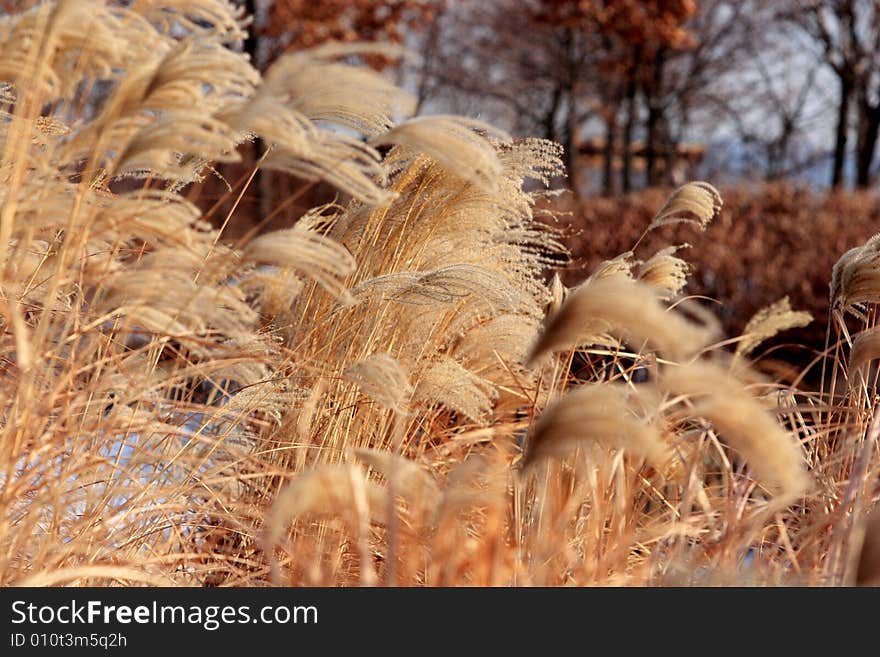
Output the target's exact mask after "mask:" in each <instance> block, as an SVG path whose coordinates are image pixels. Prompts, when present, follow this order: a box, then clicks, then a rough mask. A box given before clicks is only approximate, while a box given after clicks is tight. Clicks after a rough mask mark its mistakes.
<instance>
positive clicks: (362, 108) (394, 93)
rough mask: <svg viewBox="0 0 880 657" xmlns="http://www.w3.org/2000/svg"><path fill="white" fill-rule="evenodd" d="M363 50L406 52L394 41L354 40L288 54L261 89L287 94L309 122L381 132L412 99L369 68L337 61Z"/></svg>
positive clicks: (290, 103)
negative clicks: (329, 123) (354, 41)
mask: <svg viewBox="0 0 880 657" xmlns="http://www.w3.org/2000/svg"><path fill="white" fill-rule="evenodd" d="M363 54H382V55H386V56H391V57H395V58H399V57H400V56H401V55H403V54H404V53H403V51H402V50H401V49H400V48H398V47H395V46H393V45H386V44H358V43H354V44H341V43H327V44H324V45H321V46H317V47H315V48H311V49H309V50H306V51H301V52H294V53H289V54H287V55H284V56H283V57H282V58H280V59H279V60H278V61H277V62H276V63H274V64H273V65H272V66H271V67H269V70H268V71H266V75H265V81H264V86H265V90H266V91H267V92H269V93H270V94H272V95H275V96H278V97H280V98H284V99H285V100H288V99H289V100H288V106H289V107H290V108H291V109H294V110H296V111H297V112H298V113H300V114H301V115H302V116H304V117H306V118H307V119H309V120H310V121H328V122H331V123H335V124H337V125H340V126H344V127H346V128H349V129H351V130H355V131H357V132H359V133H361V134H363V135H366V136H368V137H373V136H375V135H379V134H382V133H384V132H386V131H387V130H389V129H391V128H392V126H393V121H392V118H393V117H395V116H400V115H407V116H408V115H410V114H412V112H413V111H414V110H415V105H416V99H415V98H414V97H413V96H411V95H410V94H408V93H407V92H405V91H403V90H402V89H401V88H400V87H398V86H396V85H395V84H393V83H392V82H391V81H389V80H388V79H387V78H385V77H383V76H381V75H377V74H376V73H375V72H374V71H372V70H371V69H369V68H366V67H357V66H350V65H348V64H344V63H341V62H339V61H338V60H340V59H341V58H343V57H350V56H352V55H355V56H357V55H363ZM353 89H356V90H357V93H356V94H352V93H351V90H353Z"/></svg>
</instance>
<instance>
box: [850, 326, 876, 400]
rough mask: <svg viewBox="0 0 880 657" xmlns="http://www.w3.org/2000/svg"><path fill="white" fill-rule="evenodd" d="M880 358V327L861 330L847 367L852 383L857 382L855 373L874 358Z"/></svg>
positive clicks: (854, 342) (855, 340)
mask: <svg viewBox="0 0 880 657" xmlns="http://www.w3.org/2000/svg"><path fill="white" fill-rule="evenodd" d="M878 358H880V327H874V328H869V329H864V330H862V331H859V333H858V334H857V335H856V337H855V339H854V340H853V345H852V350H851V351H850V356H849V363H848V364H847V369H848V371H849V376H850V385H851V386H852V385H855V384H856V377H855V374H856V373H857V372H859V371H860V370H863V369H865V367H866V366H867V365H868V363H870V362H871V361H872V360H877V359H878Z"/></svg>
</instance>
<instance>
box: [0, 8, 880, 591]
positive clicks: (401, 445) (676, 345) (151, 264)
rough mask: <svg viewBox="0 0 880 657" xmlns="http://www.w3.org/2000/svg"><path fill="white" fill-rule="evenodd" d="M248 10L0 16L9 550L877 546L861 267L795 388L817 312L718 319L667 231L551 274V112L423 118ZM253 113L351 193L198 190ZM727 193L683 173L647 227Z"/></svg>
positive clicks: (719, 579) (497, 573)
mask: <svg viewBox="0 0 880 657" xmlns="http://www.w3.org/2000/svg"><path fill="white" fill-rule="evenodd" d="M240 19H241V16H239V15H238V14H237V13H236V12H235V11H234V10H233V8H232V6H231V3H228V2H225V1H222V0H199V1H192V0H189V1H186V2H184V1H183V0H180V1H178V2H173V1H171V0H169V1H168V2H163V3H161V4H155V3H150V2H143V3H135V4H134V5H133V6H131V7H122V6H120V5H118V4H114V3H109V2H101V1H99V0H89V1H85V0H76V1H72V0H68V1H61V2H45V3H42V4H41V5H40V6H38V7H37V8H36V9H34V10H32V11H29V12H26V13H24V14H21V15H12V16H9V17H5V18H3V19H2V22H0V44H2V53H0V79H3V80H5V81H6V85H5V86H4V87H3V88H2V90H3V95H2V97H0V139H2V143H0V146H2V157H0V181H2V182H0V202H2V207H0V250H2V256H3V257H2V259H0V260H2V262H3V279H2V296H0V306H2V307H0V321H2V328H3V332H2V335H0V367H2V369H0V377H2V385H0V409H2V410H0V418H2V420H0V496H2V500H0V507H2V508H3V515H2V518H0V583H2V584H4V585H10V584H27V583H30V584H42V585H56V584H74V585H83V584H99V585H100V584H117V583H123V584H147V585H153V584H166V583H170V584H174V585H196V586H216V585H248V586H264V585H271V584H294V585H302V584H324V585H358V584H362V585H374V584H392V585H461V584H469V585H662V584H670V583H673V584H734V583H757V584H779V583H799V584H814V585H828V584H841V583H851V582H856V581H859V582H869V581H872V578H873V577H875V576H876V573H875V572H874V570H872V568H875V567H874V566H872V565H871V563H872V561H871V560H872V559H873V560H876V559H875V556H876V555H875V552H876V534H877V532H876V521H874V520H871V521H869V517H868V513H869V511H870V509H871V508H872V506H873V504H874V502H875V500H876V497H877V491H876V487H875V484H874V482H875V481H876V478H877V473H878V464H880V460H878V452H877V436H878V434H880V426H878V420H877V412H876V411H877V409H876V407H875V406H876V405H875V401H874V400H875V398H876V396H875V395H874V392H875V388H874V387H873V386H874V383H872V382H871V380H870V379H869V378H868V377H864V376H862V377H861V378H860V379H859V384H858V385H850V386H847V385H844V386H841V387H838V386H837V381H838V379H839V378H852V377H850V375H849V368H848V364H847V363H848V360H849V359H848V352H849V346H848V343H847V340H846V336H847V335H849V337H852V333H854V332H858V331H860V330H864V331H872V330H873V328H874V321H875V315H876V313H875V311H874V309H875V306H874V301H875V297H874V296H872V295H876V294H877V291H876V290H874V289H873V288H870V285H871V281H870V280H869V279H867V278H865V277H863V276H849V275H843V274H841V275H839V276H838V277H837V280H838V282H839V285H838V288H839V294H837V295H836V296H835V299H836V300H837V299H839V300H841V301H839V303H838V304H837V305H836V307H835V309H836V313H837V315H836V316H837V317H840V318H841V319H839V320H834V321H833V322H831V321H829V322H828V323H827V333H828V336H829V337H828V342H829V349H828V350H827V352H826V354H825V356H824V358H823V359H822V360H821V363H820V364H821V365H822V370H823V372H824V375H823V377H822V380H821V385H820V386H819V389H818V390H806V389H800V388H798V387H796V386H791V385H790V386H786V387H782V386H780V385H778V384H777V383H774V381H773V380H771V379H768V378H766V377H764V376H762V375H760V374H759V373H758V372H757V371H756V370H755V369H754V367H753V365H752V363H751V362H750V361H749V356H750V353H753V352H754V349H755V347H757V346H759V344H760V340H763V339H766V338H768V337H770V336H772V335H773V334H774V333H775V332H776V331H779V330H782V329H784V328H787V327H790V326H796V325H798V324H800V323H802V322H803V320H804V319H805V318H804V316H803V315H801V314H798V313H797V312H795V311H792V310H791V307H790V306H789V305H787V304H784V303H783V304H779V305H777V306H775V307H772V308H770V309H769V310H767V311H765V312H764V313H763V314H762V315H759V316H758V317H756V318H755V319H754V320H753V322H752V323H750V324H749V325H748V326H749V328H748V331H747V333H746V335H743V336H740V337H739V338H736V337H734V338H733V339H732V340H728V341H725V340H723V339H722V336H721V333H720V330H719V324H718V322H717V320H715V319H714V318H713V316H712V314H711V313H710V312H708V311H707V310H706V309H705V308H704V307H702V306H700V305H697V304H696V303H695V302H693V301H692V300H687V299H683V298H682V296H681V290H682V287H683V285H684V283H685V282H686V280H687V278H686V277H687V276H688V273H689V271H690V267H689V266H688V264H687V263H686V262H685V260H684V259H682V258H680V257H679V255H675V254H676V253H679V254H680V251H678V247H675V248H673V247H670V246H669V245H668V242H667V243H666V244H656V245H655V246H656V248H651V249H650V250H648V251H647V254H648V255H647V257H646V258H645V260H644V261H641V260H640V258H642V255H641V254H640V253H637V254H634V253H629V252H628V251H630V250H631V249H630V247H632V246H633V243H630V244H628V245H627V246H626V247H624V248H622V249H620V250H619V251H614V250H610V251H608V252H606V256H605V257H606V258H607V257H608V256H614V254H615V253H621V255H620V256H619V257H615V258H612V259H611V260H605V261H604V262H603V263H602V264H601V265H600V266H598V267H594V268H592V269H591V270H590V271H589V274H590V275H589V276H588V277H587V276H583V277H582V280H583V282H581V283H580V284H579V286H578V287H577V289H574V290H566V289H565V288H564V287H563V286H562V285H561V283H560V282H559V281H558V279H555V280H554V281H553V282H551V283H549V284H545V283H544V281H545V280H548V279H549V278H550V276H548V274H550V273H551V271H552V268H553V266H554V264H555V263H558V261H559V259H560V257H562V256H563V254H564V248H563V246H562V244H561V243H560V238H559V235H558V234H557V233H556V232H555V231H554V229H552V228H551V227H550V226H548V225H546V224H544V223H542V222H541V221H539V220H538V219H537V217H536V209H535V208H536V205H537V204H538V203H539V201H541V198H542V193H541V192H533V191H526V190H531V189H535V188H536V187H540V185H539V184H538V185H536V183H547V182H548V181H549V178H550V177H552V176H554V175H556V174H558V173H559V172H560V167H561V163H560V159H559V155H560V153H559V149H558V147H557V146H556V145H554V144H551V143H548V142H545V141H542V140H512V139H510V138H508V137H507V136H505V135H503V134H501V133H499V132H497V131H494V130H492V129H491V128H489V127H488V126H484V125H482V124H477V123H475V122H472V121H464V120H458V119H453V118H450V117H442V118H437V119H433V120H424V119H417V120H410V121H406V120H405V115H406V113H407V111H408V110H409V109H410V108H411V106H412V105H411V101H410V99H408V98H407V97H406V95H405V94H403V93H402V92H399V91H398V90H395V89H393V88H392V87H391V86H390V85H389V83H388V82H387V81H385V80H384V79H382V78H379V77H377V76H376V75H375V74H373V73H371V72H368V71H367V70H364V69H360V68H352V67H350V66H349V65H348V64H346V63H345V61H344V59H345V57H347V56H348V55H350V54H351V52H352V51H351V50H350V49H349V48H345V49H340V48H335V49H334V48H333V47H327V48H322V49H320V50H318V51H313V52H304V53H298V54H296V55H291V56H288V57H285V58H282V59H281V60H279V61H278V63H277V64H275V66H274V67H273V68H272V69H270V70H269V71H267V73H266V75H265V76H264V77H261V76H260V74H259V73H258V72H257V71H256V70H254V69H253V68H252V67H251V66H250V64H249V63H248V62H247V59H246V57H244V56H242V55H240V54H237V53H236V51H235V50H234V49H231V48H229V47H227V46H228V45H230V44H234V43H236V42H238V41H240V39H241V38H242V36H243V31H242V28H241V22H240ZM352 89H356V90H357V93H351V91H352ZM255 135H259V136H261V137H262V138H263V139H264V140H265V142H266V143H267V144H270V145H271V150H270V153H269V156H268V157H267V158H266V159H265V160H264V161H263V165H264V166H274V167H277V168H278V169H280V170H282V171H285V172H288V173H292V174H295V175H297V176H300V177H304V178H307V179H322V180H326V181H328V182H330V183H332V184H334V185H336V186H338V188H339V189H340V190H341V191H342V192H344V193H346V194H347V195H348V196H349V197H350V199H351V200H350V201H347V202H345V203H340V204H335V205H328V206H321V207H318V208H314V209H313V210H312V211H310V212H308V213H307V214H306V215H305V216H304V217H302V218H301V219H300V220H299V221H298V222H297V223H296V224H295V225H294V226H293V227H287V228H284V229H282V230H278V231H273V232H269V233H265V234H263V235H261V236H259V237H256V238H251V239H242V240H239V241H238V242H231V241H230V240H227V239H226V233H225V231H226V230H227V228H228V227H229V226H230V225H232V224H234V222H235V219H236V218H235V215H234V213H231V214H230V215H229V216H228V217H226V219H225V221H223V222H222V225H223V228H222V229H214V228H211V226H210V224H208V223H207V222H206V221H205V218H206V217H205V216H204V215H203V214H202V213H201V212H200V211H199V210H198V208H197V206H196V205H194V204H192V203H190V202H189V201H187V200H186V199H185V198H184V194H187V193H188V191H189V190H192V189H194V188H195V187H194V182H197V181H199V180H200V179H202V178H203V177H204V176H206V175H210V172H211V169H210V167H211V166H212V164H213V163H216V162H226V161H235V160H236V159H237V158H238V157H239V156H238V153H239V150H238V148H239V147H240V145H241V144H243V143H246V142H247V141H248V140H249V139H252V138H253V137H254V136H255ZM386 144H392V145H393V147H392V148H391V149H390V150H389V151H388V152H387V154H385V155H382V154H381V153H380V152H379V151H378V150H377V149H376V148H375V147H376V146H378V145H386ZM236 193H237V192H236ZM719 204H720V199H719V196H718V194H717V192H716V191H715V190H714V188H712V187H711V186H710V185H707V184H705V183H700V184H698V185H695V186H690V187H685V188H683V189H681V190H678V191H677V192H676V193H675V194H674V195H673V196H672V198H671V199H670V200H669V202H668V203H667V204H666V205H665V206H664V205H663V200H662V199H659V200H658V202H657V203H656V205H655V208H656V209H659V210H660V214H659V215H658V216H657V217H656V218H654V219H653V221H652V217H651V216H648V217H647V218H646V220H645V221H644V222H643V223H642V224H641V227H640V228H639V231H638V234H641V235H642V236H643V238H644V239H642V240H639V241H640V242H641V246H642V247H647V246H648V245H649V243H650V242H652V241H653V240H655V239H656V240H661V241H662V239H665V237H666V235H667V232H666V231H670V230H671V231H673V232H674V231H675V230H685V231H690V236H691V237H693V236H694V235H699V233H698V232H697V231H699V229H701V228H705V227H706V225H707V224H709V222H712V221H713V220H714V223H712V224H711V225H709V228H708V229H707V232H706V233H704V235H707V236H708V235H710V232H711V231H712V230H713V227H714V226H717V225H718V223H719V221H720V220H719V219H718V218H717V217H716V215H717V214H718V208H719ZM234 205H235V203H233V206H234ZM722 217H723V215H722ZM681 219H685V220H686V221H685V224H684V225H682V226H669V224H670V223H672V222H676V221H678V220H681ZM691 220H693V221H691ZM693 222H696V223H697V224H698V225H697V226H694V225H692V223H693ZM682 242H683V240H680V239H676V240H675V241H674V242H673V243H674V244H681V243H682ZM818 243H819V244H821V241H820V242H818ZM849 246H852V245H849ZM827 248H828V249H829V250H833V249H832V247H831V245H828V247H827ZM870 248H871V247H870V245H869V246H868V247H866V249H868V250H870ZM696 251H697V250H696V249H692V250H691V251H689V252H688V253H689V254H692V253H695V252H696ZM839 252H842V250H840V251H839ZM860 253H862V252H860ZM864 253H867V251H864ZM835 257H836V256H835ZM850 259H852V258H850ZM838 271H842V268H839V269H838ZM847 271H849V270H847ZM826 273H827V276H828V277H829V278H830V276H831V267H830V266H829V267H828V268H827V272H826ZM584 279H585V280H584ZM787 292H788V291H787V290H778V293H777V294H776V296H775V297H774V299H773V300H774V301H775V300H776V299H778V298H779V297H780V296H782V295H783V294H785V293H787ZM826 298H827V295H826ZM794 305H795V307H797V303H795V304H794ZM673 306H674V307H673ZM846 311H853V312H851V313H850V314H851V315H853V317H854V318H853V319H850V320H849V321H850V324H846V323H845V320H844V319H843V314H844V313H845V312H846ZM844 329H846V330H844ZM865 335H866V336H870V335H873V334H872V333H866V334H865ZM856 340H857V344H856V346H857V347H858V350H857V352H856V353H855V354H853V355H852V358H851V359H852V361H853V363H854V364H853V366H852V367H853V369H854V370H855V369H858V370H859V371H861V372H864V371H865V366H866V365H867V364H868V363H869V362H870V361H871V360H873V359H875V358H876V356H875V354H874V347H873V346H872V341H871V339H870V338H869V337H865V338H862V339H861V340H859V339H858V336H857V337H856ZM735 344H740V345H741V346H740V349H739V352H738V353H737V354H732V353H730V348H731V347H732V346H733V345H735ZM743 345H745V346H743ZM575 361H577V362H579V363H581V364H582V365H583V367H581V368H580V372H579V373H578V377H577V378H575V377H572V376H571V371H572V363H573V362H575ZM862 546H864V552H865V555H866V558H865V559H862V558H860V555H861V554H862Z"/></svg>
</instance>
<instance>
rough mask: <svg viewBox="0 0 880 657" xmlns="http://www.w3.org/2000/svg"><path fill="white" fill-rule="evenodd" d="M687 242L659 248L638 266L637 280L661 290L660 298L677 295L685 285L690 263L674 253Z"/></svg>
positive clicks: (665, 298)
mask: <svg viewBox="0 0 880 657" xmlns="http://www.w3.org/2000/svg"><path fill="white" fill-rule="evenodd" d="M689 246H690V245H689V244H681V245H679V246H669V247H666V248H665V249H661V250H659V251H658V252H657V253H655V254H654V255H653V256H651V257H650V258H648V259H647V260H645V262H642V263H640V264H639V266H638V280H640V281H641V282H642V283H645V284H647V285H650V286H651V287H654V288H657V289H658V290H660V291H661V292H662V296H661V298H662V299H664V300H667V301H668V300H670V299H672V298H674V297H676V296H678V295H679V294H680V293H681V291H682V290H683V289H684V286H685V285H687V277H688V274H689V273H690V265H689V264H688V263H687V262H685V261H684V260H682V259H681V258H678V257H676V256H675V255H674V254H675V253H676V252H677V251H679V250H680V249H683V248H688V247H689Z"/></svg>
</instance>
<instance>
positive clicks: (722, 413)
mask: <svg viewBox="0 0 880 657" xmlns="http://www.w3.org/2000/svg"><path fill="white" fill-rule="evenodd" d="M660 387H661V388H662V389H663V390H665V391H667V392H669V393H671V394H673V395H681V396H683V397H686V398H687V399H688V400H689V401H690V404H692V411H689V414H690V413H692V414H693V415H696V416H700V417H703V418H705V419H706V420H708V421H709V422H711V423H712V425H713V426H714V427H715V428H716V429H717V430H718V432H719V434H720V436H721V437H722V438H723V439H724V440H725V441H727V442H728V443H729V444H730V445H731V446H732V447H733V448H734V449H736V450H737V451H738V452H739V453H740V454H742V456H743V457H745V459H746V461H747V462H748V464H749V466H750V467H751V469H752V471H753V472H754V473H755V476H756V477H757V479H758V480H759V481H760V482H762V483H764V484H765V485H768V486H769V487H770V489H771V491H772V492H773V493H774V494H775V495H776V496H777V497H778V502H779V503H780V504H790V503H792V502H794V501H795V500H797V498H799V497H801V496H803V495H804V494H806V493H807V492H808V491H809V490H810V488H811V479H810V476H809V475H808V474H807V469H806V463H805V460H804V452H803V449H802V448H801V446H800V443H799V442H798V440H797V437H796V436H795V435H792V434H791V433H789V432H788V431H786V430H785V429H783V427H782V426H781V425H780V424H779V422H778V421H777V420H776V418H775V417H774V416H773V414H772V413H771V412H770V411H769V410H768V409H767V408H766V407H764V406H763V405H762V404H761V403H760V402H758V401H757V400H756V398H755V397H754V396H753V395H752V394H751V393H750V392H749V390H748V389H746V388H745V386H744V385H743V384H742V383H741V381H740V380H739V379H738V378H737V377H735V376H734V375H733V374H732V373H731V371H730V370H728V369H725V368H723V367H721V366H719V365H716V364H713V363H705V362H699V363H691V364H689V365H685V366H681V367H669V368H666V369H665V370H664V373H663V375H662V377H661V378H660Z"/></svg>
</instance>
